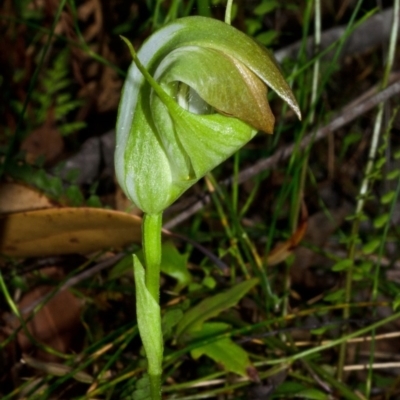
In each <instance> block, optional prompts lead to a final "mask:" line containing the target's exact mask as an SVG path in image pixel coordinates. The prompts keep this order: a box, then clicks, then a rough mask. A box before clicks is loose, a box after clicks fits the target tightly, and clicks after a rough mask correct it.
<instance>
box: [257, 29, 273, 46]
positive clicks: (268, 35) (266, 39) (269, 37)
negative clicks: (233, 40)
mask: <svg viewBox="0 0 400 400" xmlns="http://www.w3.org/2000/svg"><path fill="white" fill-rule="evenodd" d="M277 37H278V32H277V31H267V32H262V33H260V34H259V35H257V36H256V39H257V40H258V41H259V42H260V43H262V44H263V45H264V46H270V45H271V44H272V43H274V41H275V40H276V38H277Z"/></svg>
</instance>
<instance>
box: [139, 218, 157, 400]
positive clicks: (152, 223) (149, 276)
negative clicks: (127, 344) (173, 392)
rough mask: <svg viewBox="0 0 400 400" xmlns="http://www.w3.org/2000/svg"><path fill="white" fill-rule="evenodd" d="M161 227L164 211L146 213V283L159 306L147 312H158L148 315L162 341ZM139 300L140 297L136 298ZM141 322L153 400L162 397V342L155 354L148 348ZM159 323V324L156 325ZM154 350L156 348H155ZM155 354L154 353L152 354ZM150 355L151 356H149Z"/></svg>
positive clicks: (144, 227)
mask: <svg viewBox="0 0 400 400" xmlns="http://www.w3.org/2000/svg"><path fill="white" fill-rule="evenodd" d="M161 227H162V213H159V214H145V215H144V217H143V222H142V243H143V254H144V262H145V269H146V271H145V285H146V288H147V291H148V293H149V294H150V295H151V297H153V299H154V300H155V302H156V303H157V306H158V307H157V308H154V309H153V308H149V309H147V310H146V313H147V314H149V313H156V314H158V315H154V316H153V318H151V316H150V315H147V317H150V318H151V321H152V322H151V324H152V326H151V329H152V331H153V332H156V331H157V332H159V333H158V335H159V338H160V341H161V342H162V330H161V317H160V308H159V304H160V265H161ZM136 301H138V298H137V299H136ZM143 317H144V316H143V315H139V314H138V318H143ZM138 322H139V332H140V335H141V338H142V342H143V345H144V347H145V350H146V355H147V360H148V374H149V383H150V394H151V399H152V400H160V399H161V371H162V370H161V365H162V358H163V355H162V343H161V344H160V346H159V349H158V351H156V352H155V353H154V354H153V353H152V352H151V349H149V348H148V346H149V344H148V342H147V341H146V338H144V337H143V336H142V335H145V336H146V334H147V333H146V331H145V330H144V329H143V328H142V329H140V328H141V323H140V322H145V321H138ZM154 325H158V326H154ZM153 350H154V349H153ZM150 354H153V355H150ZM149 355H150V357H149Z"/></svg>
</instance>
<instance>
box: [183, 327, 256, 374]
mask: <svg viewBox="0 0 400 400" xmlns="http://www.w3.org/2000/svg"><path fill="white" fill-rule="evenodd" d="M229 328H230V325H228V324H225V323H222V322H208V323H205V324H203V326H202V328H201V330H200V331H197V332H196V333H195V334H194V336H193V338H195V339H201V338H203V337H212V336H213V335H218V334H220V333H221V332H223V331H226V330H227V329H229ZM191 355H192V357H193V358H194V359H198V358H200V357H201V356H202V355H206V356H207V357H210V358H211V359H213V360H214V361H215V362H217V363H220V364H222V365H223V367H224V368H225V369H226V370H227V371H230V372H234V373H235V374H238V375H242V376H247V370H248V368H251V367H252V365H251V363H250V360H249V356H248V354H247V352H246V351H245V350H243V349H242V348H241V347H240V346H238V345H237V344H236V343H234V342H233V341H232V340H231V339H230V338H225V337H224V338H222V339H220V340H216V341H214V342H211V343H209V344H207V345H205V346H202V347H199V348H197V349H194V350H192V351H191Z"/></svg>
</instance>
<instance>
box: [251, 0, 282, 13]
mask: <svg viewBox="0 0 400 400" xmlns="http://www.w3.org/2000/svg"><path fill="white" fill-rule="evenodd" d="M279 6H280V3H279V2H278V1H276V0H267V1H263V2H262V3H261V4H259V5H258V6H257V7H256V8H255V9H254V11H253V13H254V14H255V15H259V16H262V15H265V14H268V13H269V12H271V11H274V10H276V9H277V8H279Z"/></svg>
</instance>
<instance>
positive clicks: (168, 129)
mask: <svg viewBox="0 0 400 400" xmlns="http://www.w3.org/2000/svg"><path fill="white" fill-rule="evenodd" d="M133 56H134V62H133V63H132V65H131V67H130V69H129V72H128V76H127V79H126V81H125V84H124V88H123V94H122V98H121V102H120V106H119V113H118V121H117V128H116V132H117V139H116V143H117V145H116V150H115V166H116V175H117V179H118V182H119V184H120V185H121V187H122V189H123V190H124V192H125V193H126V194H127V196H128V197H129V198H130V199H131V200H132V201H133V203H135V204H136V205H137V206H138V207H139V208H140V209H141V210H143V211H144V212H145V213H147V214H159V213H161V212H162V211H163V210H164V209H165V208H166V207H168V206H169V205H170V204H171V203H173V202H174V201H175V200H176V199H177V198H178V197H179V196H181V194H182V193H183V192H184V191H186V190H187V189H188V188H189V187H190V186H192V185H193V184H194V183H195V182H196V181H198V180H199V179H200V178H202V177H203V176H204V175H205V174H206V173H207V172H208V171H210V170H211V169H213V168H214V167H216V166H217V165H218V164H220V163H222V162H223V161H224V160H226V159H227V158H228V157H230V156H231V155H232V154H233V153H235V152H236V151H237V150H238V149H239V148H241V147H242V146H243V145H244V144H246V143H247V142H248V141H249V140H250V139H252V138H253V137H254V135H255V134H256V133H257V131H259V130H260V131H264V132H266V133H272V131H273V127H274V116H273V114H272V112H271V110H270V108H269V104H268V100H267V86H269V87H270V88H272V89H273V90H275V92H276V93H277V94H278V95H279V96H280V97H281V98H282V99H283V100H284V101H286V102H287V103H288V105H289V106H290V107H291V108H292V109H293V110H294V112H295V113H296V114H297V115H298V116H299V117H300V110H299V107H298V105H297V103H296V100H295V98H294V96H293V94H292V91H291V90H290V87H289V86H288V84H287V83H286V81H285V80H284V78H283V76H282V74H281V71H280V69H279V67H278V65H277V64H276V62H275V60H274V58H273V56H272V55H271V54H270V53H269V51H268V50H266V49H265V48H264V47H262V46H261V45H259V44H258V43H256V42H255V41H254V40H253V39H251V38H250V37H248V36H246V35H245V34H244V33H242V32H240V31H238V30H236V29H235V28H233V27H231V26H230V25H228V24H225V23H223V22H221V21H218V20H214V19H209V18H204V17H187V18H182V19H179V20H177V21H175V22H173V23H171V24H169V25H166V26H165V27H163V28H161V29H160V30H159V31H157V32H156V33H154V34H153V35H152V36H151V37H150V38H149V39H148V40H147V41H146V42H145V43H144V45H143V46H142V48H141V49H140V51H139V52H138V54H137V58H136V55H133Z"/></svg>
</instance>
